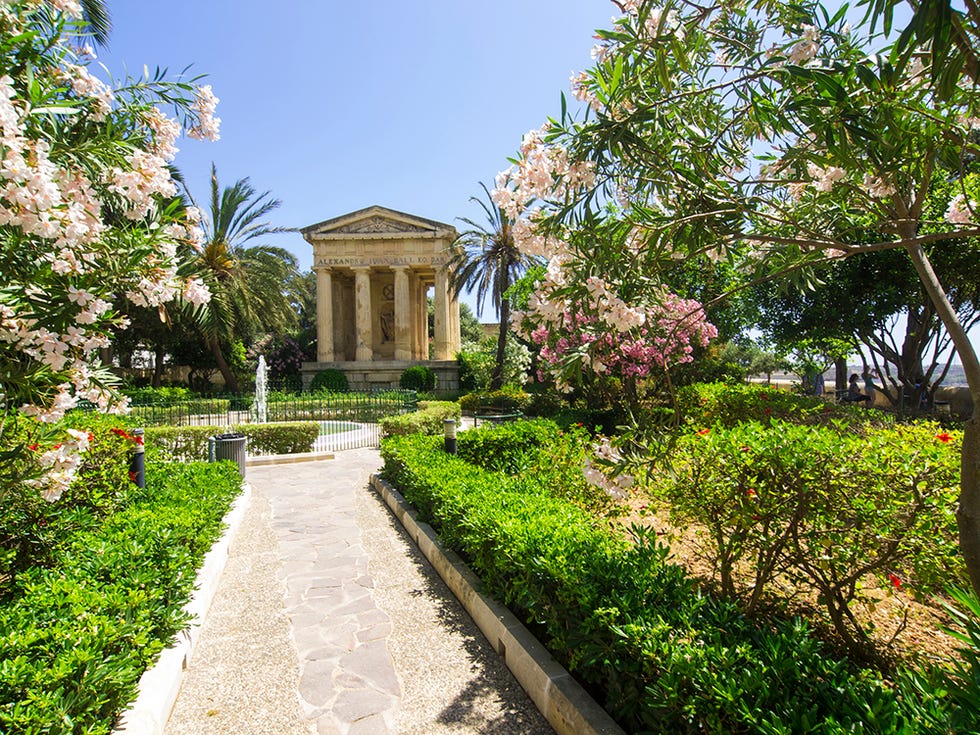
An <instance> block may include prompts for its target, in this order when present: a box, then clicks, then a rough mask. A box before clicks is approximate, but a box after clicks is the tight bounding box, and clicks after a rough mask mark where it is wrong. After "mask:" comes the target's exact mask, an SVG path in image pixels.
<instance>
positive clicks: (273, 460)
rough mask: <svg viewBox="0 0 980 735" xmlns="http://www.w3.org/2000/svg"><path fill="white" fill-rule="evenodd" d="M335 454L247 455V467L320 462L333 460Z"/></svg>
mask: <svg viewBox="0 0 980 735" xmlns="http://www.w3.org/2000/svg"><path fill="white" fill-rule="evenodd" d="M333 458H334V454H333V452H319V453H318V452H299V453H296V454H256V455H246V457H245V466H246V467H259V466H261V465H267V464H294V463H296V462H318V461H320V460H321V459H333Z"/></svg>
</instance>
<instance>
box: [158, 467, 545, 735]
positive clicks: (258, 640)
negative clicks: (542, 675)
mask: <svg viewBox="0 0 980 735" xmlns="http://www.w3.org/2000/svg"><path fill="white" fill-rule="evenodd" d="M380 464H381V461H380V457H379V455H378V452H377V450H369V449H358V450H349V451H345V452H338V453H337V455H336V459H332V460H321V461H314V462H305V463H298V464H290V465H278V466H277V465H272V466H263V467H250V468H249V469H248V477H247V479H248V482H249V483H250V484H251V485H252V493H253V500H252V504H251V506H250V507H249V508H248V510H247V512H246V516H245V518H244V521H243V523H242V525H241V527H240V529H239V532H238V535H237V536H236V538H235V541H234V543H233V544H232V546H231V552H230V557H229V560H228V564H227V566H226V569H225V572H224V574H223V575H222V578H221V582H220V585H219V588H218V591H217V594H216V596H215V599H214V602H213V603H212V607H211V611H210V613H209V615H208V618H207V620H206V621H205V623H204V626H203V628H202V631H201V638H200V641H199V644H198V649H197V651H196V652H195V654H194V658H193V660H192V661H191V664H190V666H189V667H188V669H187V670H186V672H185V675H184V682H183V685H182V689H181V692H180V695H179V697H178V699H177V704H176V706H175V708H174V711H173V714H172V715H171V718H170V721H169V723H168V725H167V729H166V735H197V734H198V733H201V734H203V733H207V734H209V735H225V734H227V735H232V734H234V735H244V734H248V735H253V734H254V735H260V734H264V733H269V734H270V735H271V734H273V733H274V734H275V735H283V734H287V735H291V734H292V733H316V735H384V734H388V733H391V734H393V735H423V734H424V735H429V734H432V735H441V734H442V733H481V734H486V735H536V734H537V733H551V732H552V730H551V728H550V727H549V725H548V724H547V722H546V721H545V720H544V718H543V717H542V716H541V715H540V713H539V712H538V711H537V709H536V708H535V707H534V704H533V703H532V702H531V701H530V700H529V699H528V697H527V695H526V694H525V693H524V691H523V690H522V689H521V688H520V686H519V685H518V684H517V682H516V681H515V680H514V679H513V677H512V675H511V674H510V672H509V671H508V670H507V668H506V667H505V666H504V664H503V662H502V661H501V660H500V659H499V657H497V655H496V653H495V652H494V651H493V649H492V648H491V647H490V645H489V644H488V643H487V641H486V639H485V638H483V636H482V634H481V633H480V631H479V630H478V629H477V627H476V626H475V624H474V623H473V622H472V620H470V618H469V616H468V615H467V614H466V612H465V611H464V610H463V609H462V607H461V606H460V605H459V603H458V602H457V601H456V599H455V597H453V595H452V593H451V592H450V591H449V590H448V589H447V588H446V587H445V586H444V584H443V583H442V581H441V580H440V579H439V577H438V575H437V574H436V573H435V572H434V571H433V570H432V568H431V566H430V565H429V563H428V562H427V561H426V560H425V559H424V558H423V557H422V556H421V554H419V552H418V550H417V548H416V547H415V546H414V544H413V543H412V542H411V541H410V540H409V539H408V538H407V537H406V536H405V535H404V533H403V532H402V531H401V527H400V525H399V524H398V522H397V521H396V520H395V519H394V518H393V517H392V516H391V514H390V513H389V512H388V510H387V508H386V507H385V506H384V505H383V503H382V502H381V500H380V499H379V498H378V497H377V496H376V495H375V494H374V493H373V491H372V490H370V489H369V486H368V478H369V476H370V474H371V473H372V472H375V471H377V469H378V468H379V467H380Z"/></svg>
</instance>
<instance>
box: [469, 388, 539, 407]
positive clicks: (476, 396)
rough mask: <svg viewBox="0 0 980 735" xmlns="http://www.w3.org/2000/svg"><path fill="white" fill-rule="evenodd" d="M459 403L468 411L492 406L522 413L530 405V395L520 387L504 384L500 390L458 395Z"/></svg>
mask: <svg viewBox="0 0 980 735" xmlns="http://www.w3.org/2000/svg"><path fill="white" fill-rule="evenodd" d="M459 405H460V406H461V407H462V408H463V410H464V411H469V412H473V411H478V410H480V409H481V408H485V407H490V406H493V407H495V408H501V409H506V410H513V411H521V412H522V413H523V412H525V411H527V409H528V406H530V405H531V396H530V395H529V394H528V393H527V392H526V391H524V390H522V389H521V388H515V387H514V386H507V385H505V386H504V387H503V388H501V389H500V390H494V391H478V392H476V393H467V394H466V395H465V396H460V399H459Z"/></svg>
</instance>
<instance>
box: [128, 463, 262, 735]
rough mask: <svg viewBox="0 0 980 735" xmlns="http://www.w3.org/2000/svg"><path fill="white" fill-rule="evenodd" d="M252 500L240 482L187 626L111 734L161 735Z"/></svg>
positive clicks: (145, 676)
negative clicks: (239, 489)
mask: <svg viewBox="0 0 980 735" xmlns="http://www.w3.org/2000/svg"><path fill="white" fill-rule="evenodd" d="M251 499H252V487H251V485H249V484H248V483H247V482H245V483H242V492H241V494H240V495H239V496H238V497H237V498H236V499H235V502H234V503H232V506H231V508H230V509H229V510H228V512H227V513H226V514H225V517H224V518H223V519H222V521H223V523H224V524H225V531H224V533H223V534H222V535H221V538H220V539H218V540H217V541H216V542H215V543H214V545H213V546H212V547H211V550H210V551H208V553H207V554H206V555H205V557H204V561H203V562H202V563H201V568H200V569H199V570H198V573H197V583H196V584H197V589H196V590H195V591H194V594H193V596H192V597H191V599H190V601H189V602H188V603H187V604H186V605H185V606H184V609H185V610H186V611H187V612H188V613H189V614H190V615H191V622H190V625H189V626H188V627H187V628H186V629H184V630H182V631H181V632H180V633H178V634H177V640H176V641H175V642H174V643H173V645H171V646H170V647H169V648H167V649H164V650H163V651H162V652H161V653H160V657H159V658H158V659H157V662H156V663H155V664H154V665H153V666H151V667H150V668H149V669H147V670H146V671H145V672H143V676H141V677H140V681H139V690H138V691H139V693H138V694H137V696H136V700H135V701H133V702H131V703H130V705H129V708H128V709H127V710H126V711H125V712H123V714H122V715H121V717H120V718H119V725H118V726H117V727H116V729H114V730H113V731H112V735H163V730H164V727H166V724H167V719H169V717H170V712H171V711H172V710H173V707H174V703H175V702H176V701H177V693H178V692H179V691H180V683H181V678H182V676H183V673H184V669H185V668H186V667H187V664H188V663H189V662H190V660H191V656H192V655H193V653H194V649H195V647H196V646H197V641H198V638H199V637H200V633H201V625H202V624H203V623H204V618H205V616H206V615H207V612H208V608H210V607H211V600H213V599H214V595H215V592H217V589H218V580H219V578H220V577H221V573H222V571H223V570H224V568H225V563H226V562H227V561H228V549H229V547H230V546H231V542H232V540H233V539H234V537H235V533H236V532H237V531H238V527H239V526H240V525H241V522H242V518H243V517H244V516H245V510H246V508H248V504H249V503H250V502H251Z"/></svg>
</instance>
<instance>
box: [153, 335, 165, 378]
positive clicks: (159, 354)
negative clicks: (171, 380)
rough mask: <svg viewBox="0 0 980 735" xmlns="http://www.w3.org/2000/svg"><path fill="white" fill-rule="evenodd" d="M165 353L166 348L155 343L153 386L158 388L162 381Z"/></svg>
mask: <svg viewBox="0 0 980 735" xmlns="http://www.w3.org/2000/svg"><path fill="white" fill-rule="evenodd" d="M166 355H167V351H166V349H164V348H163V346H161V345H157V349H156V355H155V359H154V361H153V383H152V385H153V387H154V388H159V387H160V384H161V383H162V382H163V360H164V358H165V357H166Z"/></svg>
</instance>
